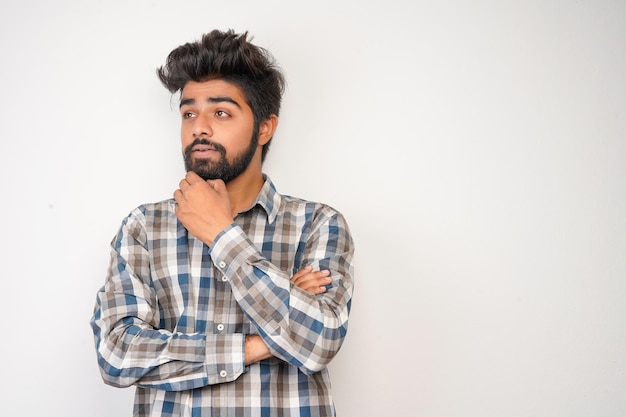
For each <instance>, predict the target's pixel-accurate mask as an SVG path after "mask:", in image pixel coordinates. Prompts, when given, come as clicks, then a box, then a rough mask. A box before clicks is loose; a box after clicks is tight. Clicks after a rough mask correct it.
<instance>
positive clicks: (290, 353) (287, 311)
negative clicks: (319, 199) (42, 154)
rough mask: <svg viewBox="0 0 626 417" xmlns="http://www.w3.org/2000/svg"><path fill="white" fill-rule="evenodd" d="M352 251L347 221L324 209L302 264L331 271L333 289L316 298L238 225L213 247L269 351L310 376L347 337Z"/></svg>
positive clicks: (314, 224)
mask: <svg viewBox="0 0 626 417" xmlns="http://www.w3.org/2000/svg"><path fill="white" fill-rule="evenodd" d="M353 251H354V249H353V243H352V239H351V237H350V234H349V231H348V227H347V224H346V223H345V220H344V219H343V217H342V216H341V215H340V214H339V213H337V212H335V211H334V210H332V209H330V208H328V207H323V208H322V209H320V211H319V212H318V213H317V215H316V218H315V219H314V220H313V222H312V225H311V230H309V232H308V239H307V241H306V243H305V248H304V250H303V254H302V255H303V261H302V262H303V264H306V265H311V266H312V267H313V268H314V269H315V270H318V269H319V270H322V271H324V270H327V271H329V272H330V277H331V278H332V285H331V286H330V288H329V289H328V290H327V291H326V292H324V293H322V294H319V295H314V294H311V293H310V292H307V291H304V290H302V289H301V288H299V287H298V286H296V285H295V284H294V282H292V281H291V280H290V277H289V276H288V275H287V274H286V273H285V272H284V271H281V270H279V269H278V268H277V267H276V266H275V265H273V264H272V263H271V262H270V261H269V260H268V259H266V258H265V257H264V256H263V255H262V254H261V253H260V252H259V251H258V249H257V248H256V246H255V245H254V244H253V243H252V242H251V241H250V240H249V238H248V237H247V235H246V234H245V233H244V232H243V230H242V229H241V228H240V227H239V226H237V225H236V224H233V225H231V226H229V227H228V228H227V229H226V230H225V231H224V232H222V233H221V234H220V235H219V236H218V237H217V238H216V239H215V241H214V242H213V246H212V247H211V248H210V253H211V258H212V260H213V262H214V264H215V266H216V267H217V268H218V269H220V271H221V272H222V273H223V274H224V275H225V276H227V277H228V280H229V282H230V284H231V288H232V292H233V295H234V297H235V299H236V300H237V302H238V304H239V306H240V307H241V309H242V310H243V311H244V312H245V313H246V316H247V317H248V318H249V319H250V320H251V321H252V322H253V323H254V324H255V325H256V327H257V329H258V330H259V333H260V336H261V337H262V338H263V341H264V342H265V344H266V345H267V346H268V348H269V350H270V352H271V353H272V354H273V355H274V356H277V357H279V358H281V359H283V360H285V361H287V362H289V363H292V364H294V365H296V366H298V367H300V368H301V369H302V370H303V371H305V372H310V373H312V372H317V371H319V370H321V369H323V368H324V367H325V366H326V365H327V364H328V363H329V362H330V360H331V359H332V358H333V357H334V356H335V355H336V353H337V352H338V351H339V349H340V347H341V345H342V343H343V340H344V338H345V335H346V333H347V326H348V316H349V312H350V305H351V298H352V291H353V278H352V276H353V275H352V274H353V272H352V256H353Z"/></svg>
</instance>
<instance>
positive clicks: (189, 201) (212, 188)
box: [174, 171, 234, 246]
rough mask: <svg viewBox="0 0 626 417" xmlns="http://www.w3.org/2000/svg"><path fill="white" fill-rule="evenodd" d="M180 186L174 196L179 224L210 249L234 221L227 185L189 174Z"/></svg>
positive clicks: (219, 181)
mask: <svg viewBox="0 0 626 417" xmlns="http://www.w3.org/2000/svg"><path fill="white" fill-rule="evenodd" d="M178 186H179V187H180V188H179V189H178V190H176V191H175V192H174V199H175V200H176V203H178V204H177V205H176V216H178V220H180V222H181V223H182V224H183V226H185V228H186V229H187V230H188V231H189V233H191V234H192V235H194V236H195V237H196V238H198V239H200V240H201V241H203V242H204V243H206V244H207V245H209V246H210V245H211V244H212V243H213V240H215V238H216V237H217V235H218V234H219V233H220V232H221V231H222V230H224V229H225V228H226V227H228V226H229V225H230V224H231V223H232V222H233V221H234V220H233V216H232V213H231V208H230V198H229V196H228V190H226V185H225V184H224V181H222V180H209V181H205V180H203V179H202V178H200V177H199V176H198V174H196V173H195V172H191V171H190V172H188V173H187V175H186V176H185V178H183V179H182V180H181V181H180V183H179V185H178Z"/></svg>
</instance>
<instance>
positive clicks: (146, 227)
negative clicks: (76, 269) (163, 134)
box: [91, 178, 354, 417]
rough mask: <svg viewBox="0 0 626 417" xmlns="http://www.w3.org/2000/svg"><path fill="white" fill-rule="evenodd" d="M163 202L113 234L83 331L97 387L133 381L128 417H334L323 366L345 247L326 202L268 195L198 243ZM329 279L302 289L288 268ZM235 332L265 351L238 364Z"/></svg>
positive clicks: (349, 247) (340, 311)
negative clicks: (91, 346)
mask: <svg viewBox="0 0 626 417" xmlns="http://www.w3.org/2000/svg"><path fill="white" fill-rule="evenodd" d="M174 207H175V201H174V200H166V201H162V202H159V203H155V204H146V205H143V206H140V207H138V208H137V209H135V210H134V211H132V212H131V213H130V215H129V216H128V217H127V218H126V219H125V220H124V222H123V223H122V226H121V228H120V230H119V232H118V234H117V236H116V237H115V238H114V239H113V241H112V243H111V245H112V251H111V263H110V268H109V273H108V278H107V280H106V283H105V285H104V286H103V287H102V288H101V289H100V290H99V292H98V294H97V301H96V306H95V312H94V315H93V318H92V320H91V326H92V329H93V332H94V336H95V343H96V350H97V355H98V364H99V365H100V370H101V374H102V377H103V379H104V381H105V382H106V383H107V384H110V385H113V386H118V387H126V386H130V385H133V384H134V385H136V386H137V391H136V394H135V407H134V415H136V416H190V417H191V416H193V417H201V416H224V417H225V416H232V417H235V416H237V417H238V416H241V417H244V416H245V417H256V416H259V417H261V416H310V417H318V416H319V417H322V416H334V415H335V410H334V405H333V401H332V397H331V393H330V381H329V376H328V371H327V368H326V365H327V364H328V363H329V362H330V360H331V359H332V358H333V357H334V356H335V354H336V353H337V352H338V351H339V348H340V347H341V344H342V342H343V340H344V337H345V336H346V331H347V328H348V315H349V312H350V304H351V297H352V291H353V278H352V275H353V271H352V264H351V262H352V255H353V251H354V248H353V242H352V238H351V236H350V232H349V230H348V226H347V224H346V222H345V220H344V218H343V216H342V215H341V214H340V213H338V212H337V211H336V210H334V209H332V208H330V207H329V206H326V205H323V204H319V203H313V202H308V201H304V200H301V199H296V198H293V197H288V196H282V195H280V194H278V192H277V191H276V189H275V188H274V185H273V184H272V182H271V181H270V180H269V178H266V180H265V183H264V185H263V188H262V189H261V191H260V193H259V195H258V197H257V201H256V203H255V204H254V205H253V206H252V207H251V208H250V209H249V210H248V211H246V212H243V213H240V214H239V215H237V217H236V218H235V222H234V223H233V224H231V225H230V226H229V227H228V228H226V229H225V230H224V231H223V232H222V233H220V234H219V235H218V237H217V238H216V239H215V241H214V242H213V245H212V246H211V247H207V246H206V245H205V244H203V243H202V242H201V241H199V240H198V239H196V238H195V237H193V236H192V235H191V234H189V233H188V232H187V230H186V229H185V228H184V227H183V225H182V224H181V223H180V222H179V221H178V219H177V217H176V214H175V212H174ZM307 265H312V266H313V268H314V269H315V270H320V269H328V270H330V272H331V277H332V279H333V281H332V284H331V285H330V286H329V287H328V290H327V291H326V292H325V293H324V294H320V295H313V294H310V293H308V292H305V291H303V290H301V289H300V288H298V287H296V286H294V285H293V283H292V282H290V278H291V276H292V275H293V274H294V273H295V272H296V271H298V270H299V269H300V268H302V267H304V266H307ZM247 334H258V335H260V336H261V337H262V338H263V340H264V341H265V343H266V345H267V346H268V347H269V349H270V351H271V352H272V354H273V355H274V356H273V357H272V358H270V359H267V360H263V361H260V362H257V363H255V364H252V365H250V366H246V365H245V363H244V341H245V336H246V335H247Z"/></svg>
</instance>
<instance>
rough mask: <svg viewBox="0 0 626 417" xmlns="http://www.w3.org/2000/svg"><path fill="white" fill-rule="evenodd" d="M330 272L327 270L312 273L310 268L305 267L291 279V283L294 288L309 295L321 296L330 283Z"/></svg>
mask: <svg viewBox="0 0 626 417" xmlns="http://www.w3.org/2000/svg"><path fill="white" fill-rule="evenodd" d="M331 281H332V280H331V278H330V272H329V271H327V270H323V271H316V272H313V267H312V266H305V267H304V268H302V269H301V270H299V271H298V272H296V274H295V275H294V276H293V277H291V282H293V283H294V285H295V286H296V287H299V288H301V289H303V290H304V291H307V292H310V293H311V294H322V293H324V292H326V286H327V285H328V284H330V282H331Z"/></svg>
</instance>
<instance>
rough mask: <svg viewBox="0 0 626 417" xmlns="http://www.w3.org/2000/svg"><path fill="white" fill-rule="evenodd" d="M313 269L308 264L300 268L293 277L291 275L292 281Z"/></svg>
mask: <svg viewBox="0 0 626 417" xmlns="http://www.w3.org/2000/svg"><path fill="white" fill-rule="evenodd" d="M312 270H313V267H312V266H311V265H309V266H305V267H304V268H302V269H301V270H299V271H298V272H296V273H295V274H294V275H293V277H291V280H292V281H294V282H295V281H296V280H298V279H299V278H301V277H303V276H304V275H306V274H308V273H310V272H311V271H312Z"/></svg>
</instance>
